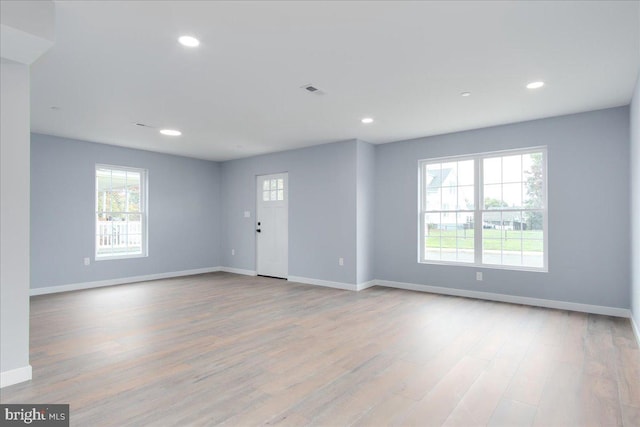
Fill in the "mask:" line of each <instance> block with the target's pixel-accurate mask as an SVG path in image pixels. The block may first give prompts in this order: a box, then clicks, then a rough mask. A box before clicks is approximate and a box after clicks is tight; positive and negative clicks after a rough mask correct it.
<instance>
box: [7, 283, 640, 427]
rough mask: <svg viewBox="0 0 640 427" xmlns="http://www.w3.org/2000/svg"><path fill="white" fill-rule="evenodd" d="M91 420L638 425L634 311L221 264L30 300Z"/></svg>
mask: <svg viewBox="0 0 640 427" xmlns="http://www.w3.org/2000/svg"><path fill="white" fill-rule="evenodd" d="M31 364H32V366H33V377H34V379H33V380H32V381H30V382H27V383H22V384H17V385H14V386H11V387H6V388H4V389H2V390H0V401H1V402H2V403H69V404H70V405H71V425H77V426H147V425H153V426H192V425H193V426H207V425H225V426H252V425H264V424H267V425H279V426H286V425H292V426H303V425H318V426H349V425H353V426H387V425H411V426H431V425H434V426H440V425H446V426H484V425H488V426H592V425H593V426H623V425H624V426H636V427H637V426H640V350H639V349H638V345H637V343H636V341H635V338H634V336H633V332H632V330H631V326H630V323H629V320H628V319H620V318H612V317H606V316H598V315H587V314H583V313H575V312H568V311H562V310H551V309H545V308H535V307H528V306H520V305H513V304H504V303H497V302H490V301H480V300H473V299H466V298H458V297H449V296H442V295H433V294H427V293H420V292H410V291H403V290H397V289H388V288H379V287H375V288H370V289H367V290H365V291H361V292H349V291H341V290H336V289H330V288H321V287H314V286H308V285H299V284H295V283H291V282H286V281H282V280H276V279H269V278H262V277H246V276H238V275H234V274H229V273H212V274H205V275H199V276H190V277H185V278H178V279H167V280H158V281H151V282H145V283H139V284H131V285H122V286H113V287H108V288H98V289H91V290H86V291H78V292H69V293H63V294H53V295H43V296H37V297H32V299H31Z"/></svg>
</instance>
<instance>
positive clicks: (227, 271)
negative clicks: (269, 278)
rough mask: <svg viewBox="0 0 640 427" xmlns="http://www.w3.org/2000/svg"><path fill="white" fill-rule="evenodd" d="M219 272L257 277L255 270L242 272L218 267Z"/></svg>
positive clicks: (241, 270) (238, 269)
mask: <svg viewBox="0 0 640 427" xmlns="http://www.w3.org/2000/svg"><path fill="white" fill-rule="evenodd" d="M220 271H224V272H225V273H235V274H243V275H245V276H257V275H258V273H257V272H256V271H255V270H243V269H242V268H233V267H220Z"/></svg>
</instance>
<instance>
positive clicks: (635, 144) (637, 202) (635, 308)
mask: <svg viewBox="0 0 640 427" xmlns="http://www.w3.org/2000/svg"><path fill="white" fill-rule="evenodd" d="M630 116H631V173H632V177H631V197H632V203H633V206H632V208H631V218H632V221H633V223H632V224H631V226H632V238H631V242H632V245H633V247H632V248H631V253H632V257H633V259H632V261H631V269H632V273H631V275H632V283H631V309H632V315H633V318H634V320H635V323H636V326H637V327H639V328H640V75H639V76H638V81H637V82H636V89H635V91H634V92H633V100H632V101H631V109H630Z"/></svg>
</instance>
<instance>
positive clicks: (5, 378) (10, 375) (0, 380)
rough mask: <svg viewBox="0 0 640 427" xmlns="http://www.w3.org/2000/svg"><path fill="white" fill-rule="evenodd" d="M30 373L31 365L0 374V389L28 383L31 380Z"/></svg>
mask: <svg viewBox="0 0 640 427" xmlns="http://www.w3.org/2000/svg"><path fill="white" fill-rule="evenodd" d="M32 372H33V370H32V369H31V365H27V366H23V367H22V368H17V369H12V370H10V371H4V372H0V388H3V387H9V386H10V385H14V384H18V383H22V382H25V381H29V380H30V379H31V378H32Z"/></svg>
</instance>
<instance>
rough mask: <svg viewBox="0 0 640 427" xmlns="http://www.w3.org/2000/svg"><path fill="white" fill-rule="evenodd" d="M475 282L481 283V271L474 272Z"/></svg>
mask: <svg viewBox="0 0 640 427" xmlns="http://www.w3.org/2000/svg"><path fill="white" fill-rule="evenodd" d="M476 280H477V281H479V282H482V271H478V272H476Z"/></svg>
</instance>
